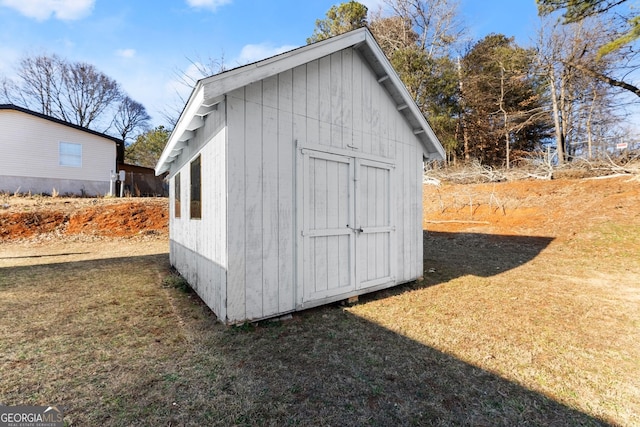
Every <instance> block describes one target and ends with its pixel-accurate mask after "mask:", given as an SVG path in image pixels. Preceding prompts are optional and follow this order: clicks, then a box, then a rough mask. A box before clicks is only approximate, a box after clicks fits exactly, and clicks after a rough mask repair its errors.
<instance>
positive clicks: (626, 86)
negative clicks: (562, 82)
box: [566, 61, 640, 97]
mask: <svg viewBox="0 0 640 427" xmlns="http://www.w3.org/2000/svg"><path fill="white" fill-rule="evenodd" d="M566 65H568V66H571V67H573V68H575V69H576V70H580V71H582V72H583V73H585V74H586V75H588V76H591V77H593V78H596V79H598V80H600V81H603V82H605V83H607V84H608V85H611V86H616V87H619V88H622V89H625V90H628V91H629V92H631V93H633V94H635V95H636V96H638V97H640V88H639V87H637V86H634V85H632V84H630V83H627V82H625V81H622V80H616V79H614V78H613V77H609V76H607V75H605V74H602V73H600V72H598V71H595V70H593V69H591V68H589V67H586V66H584V65H582V64H578V63H575V62H573V61H568V62H566Z"/></svg>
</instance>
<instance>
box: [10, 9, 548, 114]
mask: <svg viewBox="0 0 640 427" xmlns="http://www.w3.org/2000/svg"><path fill="white" fill-rule="evenodd" d="M361 2H362V3H364V4H366V5H367V6H369V8H372V9H377V7H378V6H379V5H381V4H383V1H382V0H363V1H361ZM338 3H340V0H335V1H332V0H328V1H325V0H307V1H304V2H303V1H300V0H279V1H262V0H261V1H258V0H172V1H169V0H154V1H144V0H0V76H8V77H11V76H12V75H13V74H14V73H15V66H16V64H17V63H18V61H19V59H20V58H21V57H23V56H24V55H27V54H39V53H49V54H51V53H55V54H58V55H60V56H62V57H64V58H66V59H68V60H70V61H83V62H88V63H90V64H93V65H94V66H96V67H97V68H98V69H99V70H100V71H102V72H104V73H105V74H107V75H108V76H110V77H112V78H114V79H115V80H116V81H118V82H119V83H120V84H121V85H122V87H123V88H124V90H125V91H126V92H127V93H128V94H129V95H130V96H131V97H132V98H133V99H135V100H136V101H139V102H141V103H142V104H143V105H145V107H146V108H147V111H148V112H149V114H151V116H152V119H153V120H152V124H153V125H154V126H155V125H160V124H165V123H164V119H163V118H162V116H161V114H160V112H161V111H163V110H166V109H167V106H168V105H171V104H173V105H175V104H176V102H177V99H176V95H175V91H176V89H178V90H181V91H183V92H185V91H186V93H187V94H188V92H189V90H188V89H186V88H183V87H181V86H180V85H178V84H177V83H176V82H175V80H176V73H179V72H182V71H187V70H188V68H189V66H190V60H198V59H203V60H204V59H207V58H220V57H222V56H224V61H225V64H226V66H227V68H230V67H234V66H237V65H241V64H245V63H248V62H252V61H256V60H259V59H262V58H265V57H268V56H271V55H274V54H276V53H280V52H282V51H285V50H289V49H292V48H294V47H298V46H301V45H304V44H305V40H306V38H307V37H309V36H310V35H311V33H312V32H313V28H314V24H315V20H316V19H318V18H323V17H324V15H325V13H326V11H327V10H328V9H329V8H330V7H331V6H332V5H334V4H338ZM459 12H460V18H461V19H462V21H463V22H464V24H465V25H466V26H467V27H468V29H469V36H470V37H471V38H472V39H473V40H478V39H480V38H482V37H483V36H485V35H486V34H489V33H492V32H495V33H502V34H505V35H507V36H515V37H516V40H517V41H518V42H519V43H520V44H522V45H527V44H528V43H529V38H530V37H532V36H533V35H534V33H535V26H536V23H537V15H536V6H535V1H534V0H460V9H459ZM169 109H170V108H169Z"/></svg>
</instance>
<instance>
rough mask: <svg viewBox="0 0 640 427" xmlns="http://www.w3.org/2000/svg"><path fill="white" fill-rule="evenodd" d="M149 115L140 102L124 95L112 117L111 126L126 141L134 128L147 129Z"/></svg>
mask: <svg viewBox="0 0 640 427" xmlns="http://www.w3.org/2000/svg"><path fill="white" fill-rule="evenodd" d="M149 120H151V117H150V116H149V114H147V110H146V109H145V108H144V106H143V105H142V104H140V103H139V102H136V101H134V100H133V99H131V98H129V97H128V96H124V98H122V101H121V102H120V105H119V107H118V111H116V114H115V115H114V117H113V126H114V127H115V128H116V130H117V131H118V133H119V135H120V137H121V138H122V140H123V141H124V142H125V143H126V142H127V139H128V138H130V137H131V133H132V132H133V131H135V130H136V129H138V130H141V131H144V130H146V129H147V127H148V124H149Z"/></svg>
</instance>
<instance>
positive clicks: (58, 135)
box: [0, 110, 116, 195]
mask: <svg viewBox="0 0 640 427" xmlns="http://www.w3.org/2000/svg"><path fill="white" fill-rule="evenodd" d="M0 129H2V134H1V135H0V159H4V160H5V161H3V165H2V170H1V171H0V190H3V191H10V192H14V191H18V189H19V191H20V192H28V191H31V192H34V193H51V192H52V191H53V189H54V188H55V190H56V191H57V192H59V193H61V194H64V193H74V194H81V193H84V194H87V195H104V194H107V193H108V192H109V189H110V188H109V187H110V177H111V171H115V169H116V161H115V160H116V144H115V142H114V141H111V140H109V139H106V138H102V137H100V136H98V135H93V134H91V133H88V132H84V131H82V130H79V129H74V128H71V127H69V126H65V125H63V124H60V123H55V122H52V121H49V120H46V119H43V118H40V117H36V116H33V115H30V114H27V113H24V112H21V111H15V110H0ZM60 142H70V143H75V144H81V145H82V165H81V167H68V166H60V164H59V143H60ZM7 160H9V161H7Z"/></svg>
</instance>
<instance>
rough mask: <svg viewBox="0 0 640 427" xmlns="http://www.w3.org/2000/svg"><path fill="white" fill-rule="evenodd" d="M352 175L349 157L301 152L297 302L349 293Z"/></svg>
mask: <svg viewBox="0 0 640 427" xmlns="http://www.w3.org/2000/svg"><path fill="white" fill-rule="evenodd" d="M353 173H354V159H353V158H351V157H345V156H338V155H333V154H328V153H322V152H318V151H311V150H303V183H302V185H303V186H304V188H303V194H302V199H303V200H302V205H303V206H302V208H303V227H302V240H303V245H302V246H303V250H302V257H303V260H302V272H303V273H302V280H303V292H302V293H303V295H302V301H301V302H303V303H304V302H307V301H313V300H318V299H322V298H326V297H330V296H333V295H340V294H342V293H345V292H349V291H352V290H354V289H355V268H354V267H355V233H354V232H353V218H354V198H353V191H354V180H353ZM298 206H300V204H298Z"/></svg>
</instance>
